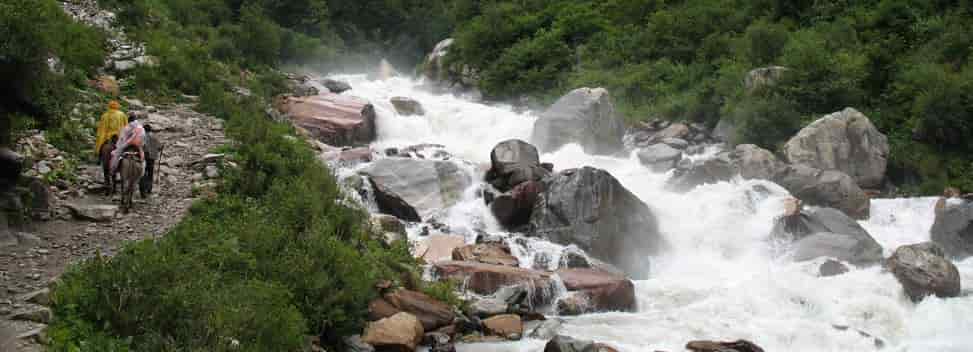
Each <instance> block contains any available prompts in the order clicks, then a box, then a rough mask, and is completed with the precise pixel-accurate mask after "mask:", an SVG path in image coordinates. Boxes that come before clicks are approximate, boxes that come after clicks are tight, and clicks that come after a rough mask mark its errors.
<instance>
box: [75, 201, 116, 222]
mask: <svg viewBox="0 0 973 352" xmlns="http://www.w3.org/2000/svg"><path fill="white" fill-rule="evenodd" d="M65 206H66V207H67V208H68V209H69V210H71V214H73V215H74V217H76V218H78V219H82V220H91V221H96V222H109V221H112V219H114V218H115V215H116V214H118V206H117V205H112V204H84V203H66V204H65Z"/></svg>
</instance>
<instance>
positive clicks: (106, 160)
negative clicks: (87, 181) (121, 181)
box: [98, 135, 118, 197]
mask: <svg viewBox="0 0 973 352" xmlns="http://www.w3.org/2000/svg"><path fill="white" fill-rule="evenodd" d="M117 142H118V136H117V135H116V136H113V137H112V138H111V140H109V141H106V142H105V144H102V145H101V150H99V153H98V159H99V161H100V162H101V171H102V172H103V173H104V174H105V187H107V188H108V190H107V191H106V192H105V195H106V196H109V197H111V196H112V195H113V194H115V190H116V188H117V186H118V182H116V177H115V176H116V175H117V174H118V172H115V173H112V172H111V153H112V152H113V151H114V150H115V143H117Z"/></svg>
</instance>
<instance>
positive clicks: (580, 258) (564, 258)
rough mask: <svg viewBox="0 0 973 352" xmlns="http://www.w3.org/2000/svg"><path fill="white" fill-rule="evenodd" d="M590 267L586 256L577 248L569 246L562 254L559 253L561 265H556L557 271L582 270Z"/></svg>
mask: <svg viewBox="0 0 973 352" xmlns="http://www.w3.org/2000/svg"><path fill="white" fill-rule="evenodd" d="M590 267H591V263H590V262H589V261H588V256H587V255H585V253H584V251H582V250H580V249H578V248H577V247H573V246H570V247H568V248H565V249H564V252H563V253H561V263H560V265H558V268H559V269H565V268H569V269H584V268H590Z"/></svg>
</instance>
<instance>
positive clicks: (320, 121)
mask: <svg viewBox="0 0 973 352" xmlns="http://www.w3.org/2000/svg"><path fill="white" fill-rule="evenodd" d="M280 110H281V112H283V113H285V114H286V115H287V116H288V117H289V118H290V120H291V122H292V123H293V124H294V125H296V126H297V127H300V128H302V129H304V130H306V131H308V133H309V134H310V135H311V136H312V137H314V138H315V139H317V140H319V141H321V142H323V143H325V144H329V145H336V146H345V145H360V144H368V143H370V142H372V141H374V140H375V109H374V108H373V107H372V104H369V103H368V102H367V101H365V100H362V99H359V98H355V97H351V96H345V95H338V94H334V93H325V94H321V95H315V96H310V97H287V98H284V100H283V102H281V103H280Z"/></svg>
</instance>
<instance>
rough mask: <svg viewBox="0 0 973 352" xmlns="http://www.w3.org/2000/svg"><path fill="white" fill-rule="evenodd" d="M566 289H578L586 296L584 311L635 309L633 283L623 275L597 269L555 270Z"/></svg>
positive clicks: (624, 310)
mask: <svg viewBox="0 0 973 352" xmlns="http://www.w3.org/2000/svg"><path fill="white" fill-rule="evenodd" d="M557 274H558V276H559V277H560V278H561V281H562V282H564V287H565V288H567V290H568V291H578V292H579V293H580V294H581V295H582V297H585V298H586V301H587V305H586V312H592V311H594V312H604V311H623V312H632V311H635V309H636V300H635V285H634V284H633V283H632V281H631V280H628V279H626V278H625V277H624V276H620V275H617V274H612V273H609V272H607V271H602V270H598V269H586V268H580V269H561V270H558V271H557Z"/></svg>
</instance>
